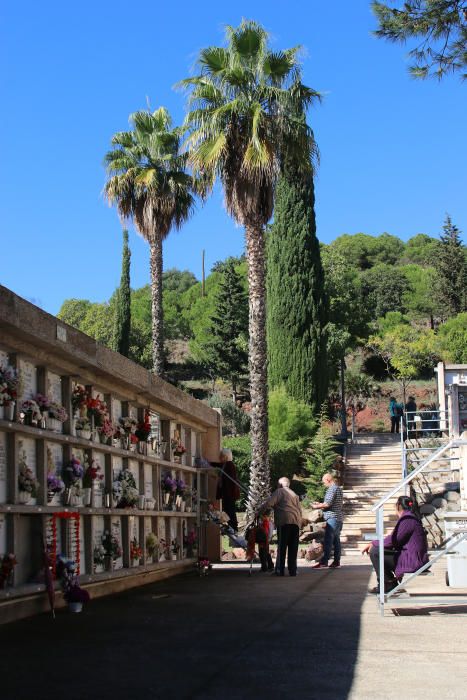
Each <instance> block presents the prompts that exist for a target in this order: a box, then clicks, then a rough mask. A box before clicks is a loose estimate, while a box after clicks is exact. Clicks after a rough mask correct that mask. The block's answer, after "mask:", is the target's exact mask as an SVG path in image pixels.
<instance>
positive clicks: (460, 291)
mask: <svg viewBox="0 0 467 700" xmlns="http://www.w3.org/2000/svg"><path fill="white" fill-rule="evenodd" d="M443 231H444V233H442V234H441V236H440V241H441V245H440V246H439V248H438V251H437V256H436V260H435V267H436V271H437V272H438V287H437V297H438V303H439V306H440V313H441V316H442V318H449V317H450V316H455V315H456V314H458V313H460V312H461V311H464V310H466V284H467V264H466V257H465V246H464V245H463V243H462V241H461V238H460V231H459V229H458V228H457V226H455V225H454V224H453V223H452V221H451V217H450V216H449V215H447V216H446V221H445V224H444V226H443Z"/></svg>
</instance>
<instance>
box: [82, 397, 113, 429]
mask: <svg viewBox="0 0 467 700" xmlns="http://www.w3.org/2000/svg"><path fill="white" fill-rule="evenodd" d="M86 406H87V411H88V418H89V420H90V421H91V432H92V431H93V430H94V429H99V428H102V427H103V425H104V422H105V420H106V419H108V418H109V409H108V408H107V404H106V403H105V401H102V399H101V398H100V396H99V394H98V395H97V396H96V397H95V398H93V397H92V396H88V398H87V401H86Z"/></svg>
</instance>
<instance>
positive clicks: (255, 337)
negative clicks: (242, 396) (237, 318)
mask: <svg viewBox="0 0 467 700" xmlns="http://www.w3.org/2000/svg"><path fill="white" fill-rule="evenodd" d="M245 235H246V246H247V259H248V294H249V357H248V367H249V373H250V394H251V414H250V415H251V465H250V487H249V492H248V501H247V521H248V522H251V520H252V519H253V517H254V513H255V512H256V510H257V508H258V506H259V505H260V503H261V502H262V501H263V500H264V499H265V498H267V497H268V495H269V493H270V473H269V455H268V381H267V380H268V377H267V353H266V265H265V262H266V260H265V258H266V255H265V243H266V241H265V238H264V231H263V227H262V226H259V225H258V226H254V227H253V226H247V227H246V229H245Z"/></svg>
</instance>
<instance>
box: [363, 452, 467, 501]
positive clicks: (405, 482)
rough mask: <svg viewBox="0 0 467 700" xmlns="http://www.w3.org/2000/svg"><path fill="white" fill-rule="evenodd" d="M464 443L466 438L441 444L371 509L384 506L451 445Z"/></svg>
mask: <svg viewBox="0 0 467 700" xmlns="http://www.w3.org/2000/svg"><path fill="white" fill-rule="evenodd" d="M465 444H467V440H450V441H449V442H448V443H446V445H442V446H441V447H440V448H439V450H437V451H436V452H435V453H434V454H432V455H431V457H430V458H429V459H428V460H427V461H426V462H423V464H421V465H420V466H419V467H417V468H416V469H414V471H413V472H410V474H409V475H408V476H406V477H405V478H404V479H402V481H400V482H399V483H398V484H397V486H395V487H394V488H393V489H392V491H390V492H389V493H388V494H387V495H386V496H384V498H382V499H381V500H380V501H378V503H377V504H376V505H375V506H373V508H372V511H373V512H375V511H376V510H378V509H379V508H381V507H382V506H384V504H385V503H386V502H387V501H388V500H389V499H390V498H392V497H393V496H395V495H396V493H398V492H399V491H400V490H401V489H402V488H403V487H404V486H407V485H408V484H410V482H411V481H412V479H414V478H415V477H416V476H417V474H420V472H421V471H423V469H425V467H427V466H428V465H429V464H431V462H434V461H435V460H437V459H438V458H439V457H440V456H441V455H442V454H444V453H445V452H446V450H449V449H451V448H453V447H459V445H465Z"/></svg>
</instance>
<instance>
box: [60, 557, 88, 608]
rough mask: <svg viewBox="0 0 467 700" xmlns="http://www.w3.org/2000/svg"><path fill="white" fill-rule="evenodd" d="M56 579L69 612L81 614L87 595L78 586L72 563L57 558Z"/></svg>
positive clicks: (74, 567) (86, 601) (73, 563)
mask: <svg viewBox="0 0 467 700" xmlns="http://www.w3.org/2000/svg"><path fill="white" fill-rule="evenodd" d="M57 578H59V579H60V583H61V586H62V591H63V597H64V598H65V600H66V602H67V603H68V609H69V610H70V612H81V610H82V609H83V604H84V603H88V602H89V593H88V592H87V591H85V590H84V589H83V588H81V587H80V585H79V578H78V576H77V575H76V564H75V562H74V561H71V560H69V559H65V558H64V557H63V556H59V557H58V559H57Z"/></svg>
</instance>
